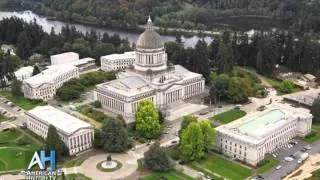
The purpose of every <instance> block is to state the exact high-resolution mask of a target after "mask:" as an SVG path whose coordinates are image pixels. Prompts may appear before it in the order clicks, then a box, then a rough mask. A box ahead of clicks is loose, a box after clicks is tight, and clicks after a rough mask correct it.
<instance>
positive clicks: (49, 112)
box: [26, 106, 93, 134]
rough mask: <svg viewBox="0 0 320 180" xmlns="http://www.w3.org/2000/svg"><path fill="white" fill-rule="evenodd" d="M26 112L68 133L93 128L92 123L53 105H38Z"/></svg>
mask: <svg viewBox="0 0 320 180" xmlns="http://www.w3.org/2000/svg"><path fill="white" fill-rule="evenodd" d="M26 114H28V115H31V116H33V117H36V118H38V119H40V120H41V121H42V122H44V123H46V124H51V125H53V126H54V127H56V128H57V130H60V131H63V132H64V133H66V134H73V133H75V132H76V131H78V130H79V129H85V128H93V126H92V125H91V124H89V123H87V122H85V121H82V120H80V119H78V118H76V117H74V116H71V115H69V114H67V113H65V112H63V111H60V110H58V109H56V108H54V107H52V106H38V107H35V108H34V109H32V110H30V111H28V112H26Z"/></svg>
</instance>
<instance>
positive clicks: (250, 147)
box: [215, 105, 312, 166]
mask: <svg viewBox="0 0 320 180" xmlns="http://www.w3.org/2000/svg"><path fill="white" fill-rule="evenodd" d="M311 124H312V115H311V114H310V113H309V112H307V111H305V110H302V109H293V108H289V107H280V106H275V105H273V106H271V107H269V108H268V109H267V110H265V111H264V112H258V113H254V114H251V115H247V116H246V117H244V118H241V119H239V120H236V121H233V122H231V123H229V124H226V125H222V126H219V127H217V128H216V130H217V137H216V143H215V148H216V150H217V151H219V152H221V153H222V154H224V155H226V156H228V157H230V158H232V159H238V160H240V161H243V162H245V163H247V164H250V165H253V166H256V165H257V163H258V162H259V161H261V160H263V159H264V157H265V154H267V153H271V152H273V151H275V150H277V149H278V148H280V147H282V146H283V145H285V144H286V143H288V141H290V140H291V139H292V138H294V137H296V136H299V137H303V136H305V135H307V134H309V133H310V132H311Z"/></svg>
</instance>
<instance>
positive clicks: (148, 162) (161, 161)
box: [144, 141, 174, 171]
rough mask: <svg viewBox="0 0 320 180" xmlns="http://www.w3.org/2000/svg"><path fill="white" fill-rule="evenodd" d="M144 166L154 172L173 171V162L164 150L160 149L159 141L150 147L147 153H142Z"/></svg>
mask: <svg viewBox="0 0 320 180" xmlns="http://www.w3.org/2000/svg"><path fill="white" fill-rule="evenodd" d="M144 165H145V167H146V168H148V169H152V170H154V171H169V170H171V169H173V166H174V162H173V161H172V160H171V159H170V157H169V156H168V154H167V152H166V150H165V149H163V148H162V147H160V143H159V141H156V142H155V143H154V144H152V145H151V147H150V149H149V151H147V152H145V153H144Z"/></svg>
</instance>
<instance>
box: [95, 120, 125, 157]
mask: <svg viewBox="0 0 320 180" xmlns="http://www.w3.org/2000/svg"><path fill="white" fill-rule="evenodd" d="M100 146H101V147H102V149H103V150H104V151H106V152H124V151H126V150H128V149H129V148H131V141H130V139H129V136H128V132H127V130H126V129H125V128H124V127H123V126H122V123H121V122H120V121H119V120H118V119H114V118H111V117H110V118H108V119H107V120H105V122H104V124H103V127H102V129H101V139H100Z"/></svg>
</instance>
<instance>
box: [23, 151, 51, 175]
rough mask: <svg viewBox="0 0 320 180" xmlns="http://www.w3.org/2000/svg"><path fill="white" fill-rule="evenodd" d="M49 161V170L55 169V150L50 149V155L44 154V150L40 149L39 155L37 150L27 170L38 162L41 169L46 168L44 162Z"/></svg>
mask: <svg viewBox="0 0 320 180" xmlns="http://www.w3.org/2000/svg"><path fill="white" fill-rule="evenodd" d="M47 161H50V171H55V169H56V152H55V151H50V156H46V152H45V151H40V157H39V154H38V152H37V151H36V152H34V154H33V157H32V159H31V161H30V164H29V166H28V170H30V169H31V168H32V167H33V166H34V165H36V164H38V166H39V168H40V169H41V170H45V169H46V162H47Z"/></svg>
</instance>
